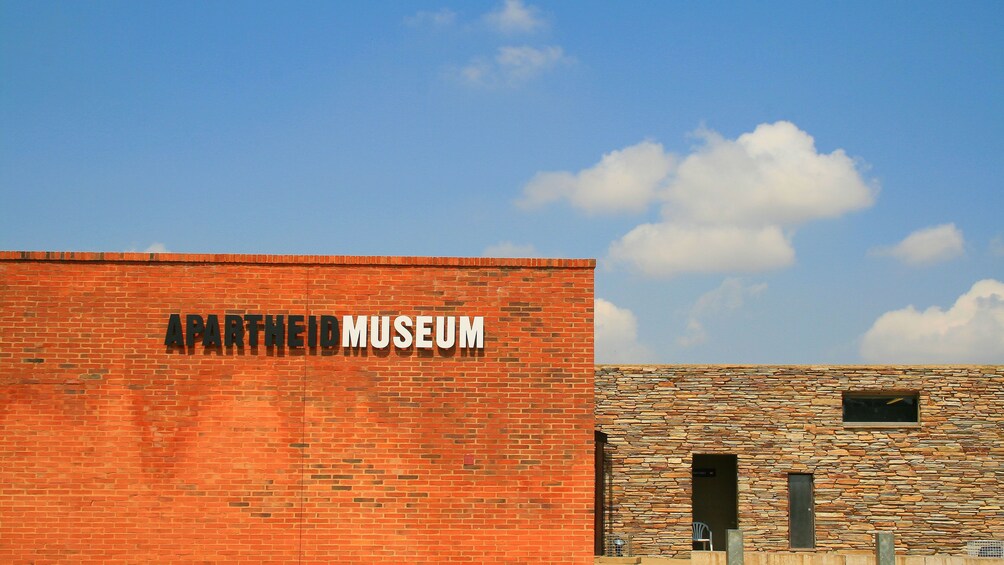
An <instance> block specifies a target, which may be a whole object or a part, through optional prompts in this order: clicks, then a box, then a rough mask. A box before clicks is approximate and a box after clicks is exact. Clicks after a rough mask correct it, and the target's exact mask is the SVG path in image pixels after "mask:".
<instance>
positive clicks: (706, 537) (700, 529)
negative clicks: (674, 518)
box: [693, 522, 715, 551]
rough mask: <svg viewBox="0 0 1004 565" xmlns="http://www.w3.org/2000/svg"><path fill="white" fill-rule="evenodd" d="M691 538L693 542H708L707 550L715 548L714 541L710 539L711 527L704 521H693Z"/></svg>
mask: <svg viewBox="0 0 1004 565" xmlns="http://www.w3.org/2000/svg"><path fill="white" fill-rule="evenodd" d="M693 539H694V541H695V542H699V543H706V544H708V546H707V547H708V550H710V551H714V550H715V543H714V542H713V541H711V528H709V527H708V525H707V524H705V523H704V522H694V537H693Z"/></svg>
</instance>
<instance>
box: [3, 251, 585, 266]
mask: <svg viewBox="0 0 1004 565" xmlns="http://www.w3.org/2000/svg"><path fill="white" fill-rule="evenodd" d="M0 261H80V262H105V263H246V264H261V265H375V266H400V267H419V266H421V267H551V268H564V269H594V268H596V260H595V259H543V258H506V257H404V256H354V255H251V254H239V253H238V254H224V253H126V252H117V251H116V252H94V251H0Z"/></svg>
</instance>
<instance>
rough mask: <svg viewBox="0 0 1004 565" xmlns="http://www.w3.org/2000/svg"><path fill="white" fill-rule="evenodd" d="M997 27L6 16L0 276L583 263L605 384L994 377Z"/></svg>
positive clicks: (487, 17)
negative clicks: (711, 367)
mask: <svg viewBox="0 0 1004 565" xmlns="http://www.w3.org/2000/svg"><path fill="white" fill-rule="evenodd" d="M1002 100H1004V4H1002V3H1000V2H941V3H932V2H916V3H898V2H897V3H893V2H840V3H821V2H790V3H788V2H772V3H738V2H736V3H732V2H708V3H684V2H588V1H584V2H532V1H517V0H508V1H503V0H500V1H486V2H429V3H426V2H421V1H416V2H399V3H395V2H382V3H363V2H358V3H336V2H325V3H308V2H302V3H292V4H291V3H254V2H245V3H229V2H216V3H201V2H199V3H196V2H160V3H152V2H144V3H139V2H91V3H84V2H66V3H51V2H10V1H8V2H4V3H2V4H0V189H2V190H3V205H2V208H0V247H2V248H5V249H13V250H82V251H127V250H137V251H143V250H166V251H170V252H220V253H242V252H246V253H279V254H349V255H432V256H480V255H503V256H548V257H594V258H596V259H597V260H598V267H597V270H596V291H597V292H596V294H597V305H596V307H597V310H596V311H597V360H598V361H600V362H668V363H861V362H876V363H881V362H890V363H949V362H952V363H1004V282H1002V281H1004V222H1002V221H1001V217H1002V215H1004V214H1002V211H1004V190H1002V189H1004V181H1002V180H1001V179H1002V178H1004V159H1002V156H1004V141H1002V136H1001V131H1002V129H1004V128H1002V126H1004V104H1002V102H1001V101H1002Z"/></svg>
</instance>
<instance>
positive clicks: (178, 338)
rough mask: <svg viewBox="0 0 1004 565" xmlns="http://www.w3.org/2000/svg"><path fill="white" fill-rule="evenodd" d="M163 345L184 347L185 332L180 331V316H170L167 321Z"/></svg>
mask: <svg viewBox="0 0 1004 565" xmlns="http://www.w3.org/2000/svg"><path fill="white" fill-rule="evenodd" d="M164 345H178V346H181V347H184V346H185V332H184V330H182V329H181V315H180V314H171V317H170V318H169V319H168V320H167V333H166V334H165V335H164Z"/></svg>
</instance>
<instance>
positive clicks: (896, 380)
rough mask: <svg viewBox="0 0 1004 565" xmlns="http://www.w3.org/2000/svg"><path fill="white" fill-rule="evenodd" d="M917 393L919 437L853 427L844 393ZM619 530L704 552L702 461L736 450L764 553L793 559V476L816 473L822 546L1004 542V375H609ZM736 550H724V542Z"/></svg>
mask: <svg viewBox="0 0 1004 565" xmlns="http://www.w3.org/2000/svg"><path fill="white" fill-rule="evenodd" d="M882 390H898V391H903V390H908V391H917V392H919V395H920V413H921V414H920V420H921V424H920V426H919V427H912V428H911V427H902V428H856V427H845V425H844V424H843V422H842V410H841V402H842V400H841V399H842V394H843V393H844V392H846V391H882ZM596 395H597V397H596V415H597V427H598V429H599V430H601V431H603V432H606V433H607V434H609V446H608V448H607V455H608V458H609V465H610V468H611V476H610V484H609V491H610V496H609V498H608V499H609V501H610V502H609V505H610V506H609V508H608V523H607V531H608V533H609V532H617V533H622V534H627V535H630V536H631V545H632V551H633V553H634V554H637V555H667V556H677V555H683V554H686V553H688V552H689V551H690V550H691V542H690V528H691V521H692V516H691V494H692V491H691V486H692V478H691V461H692V456H693V455H694V454H735V455H737V456H738V467H739V479H738V482H739V485H738V487H739V500H738V505H739V527H740V528H742V529H743V530H744V534H745V539H746V544H747V547H748V549H751V550H771V551H776V550H786V549H788V498H787V497H788V493H787V488H788V486H787V476H788V474H789V473H812V474H814V485H815V488H814V493H815V519H816V528H815V530H816V545H817V548H818V549H821V550H870V549H872V548H873V545H874V539H873V533H874V532H875V531H895V532H896V543H897V547H898V548H899V549H900V550H903V551H906V552H908V553H956V554H957V553H960V552H961V551H962V550H963V547H964V545H965V542H966V541H968V540H977V539H1001V538H1002V537H1004V367H1002V366H990V367H954V366H952V367H949V366H944V367H942V366H937V367H861V366H845V367H822V366H818V367H815V366H814V367H777V366H770V367H767V366H764V367H753V366H630V367H629V366H623V367H615V366H599V367H597V371H596ZM723 541H724V540H723Z"/></svg>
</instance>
